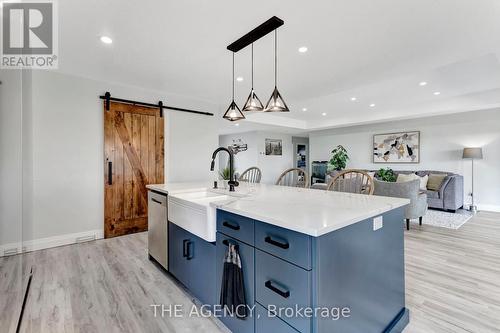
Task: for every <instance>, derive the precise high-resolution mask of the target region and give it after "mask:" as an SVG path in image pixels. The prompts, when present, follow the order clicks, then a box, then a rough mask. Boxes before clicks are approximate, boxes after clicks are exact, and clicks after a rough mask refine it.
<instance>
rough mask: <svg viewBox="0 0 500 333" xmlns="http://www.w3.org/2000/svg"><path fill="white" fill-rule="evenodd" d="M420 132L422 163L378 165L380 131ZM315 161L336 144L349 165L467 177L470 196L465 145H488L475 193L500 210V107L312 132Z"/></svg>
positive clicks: (485, 205) (490, 207) (483, 204)
mask: <svg viewBox="0 0 500 333" xmlns="http://www.w3.org/2000/svg"><path fill="white" fill-rule="evenodd" d="M410 130H419V131H420V140H421V142H420V143H421V150H420V154H421V155H420V164H417V165H415V164H404V165H401V164H392V165H385V164H373V163H372V140H373V138H372V136H373V135H374V134H379V133H390V132H399V131H410ZM309 143H310V157H311V160H329V158H330V152H331V150H332V148H334V147H335V146H337V145H339V144H340V145H343V146H344V147H345V148H346V149H347V150H348V152H349V156H350V161H349V163H348V166H347V167H348V168H363V169H378V168H381V167H391V168H393V169H394V170H419V169H422V170H423V169H428V170H439V171H451V172H456V173H459V174H462V175H464V177H465V179H464V182H465V183H464V186H465V193H464V195H465V197H466V202H469V200H470V198H468V195H467V194H468V193H470V189H471V165H470V161H465V160H462V158H461V157H462V149H463V147H483V153H484V159H483V160H480V161H476V162H475V166H476V170H475V195H476V202H477V203H479V208H480V209H481V208H482V209H485V210H500V186H499V185H500V110H499V109H494V110H484V111H473V112H467V113H462V114H455V115H449V116H439V117H429V118H421V119H415V120H406V121H397V122H391V123H380V124H372V125H363V126H355V127H348V128H339V129H332V130H326V131H318V132H313V133H311V134H310V136H309Z"/></svg>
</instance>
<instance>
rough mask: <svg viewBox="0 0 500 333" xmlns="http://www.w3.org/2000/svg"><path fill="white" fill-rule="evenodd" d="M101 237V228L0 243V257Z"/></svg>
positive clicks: (102, 236) (102, 235)
mask: <svg viewBox="0 0 500 333" xmlns="http://www.w3.org/2000/svg"><path fill="white" fill-rule="evenodd" d="M102 238H104V231H103V230H89V231H83V232H77V233H73V234H65V235H60V236H53V237H46V238H39V239H33V240H29V241H26V242H17V243H9V244H4V245H0V257H3V256H8V255H14V254H20V253H24V252H31V251H38V250H43V249H50V248H52V247H57V246H64V245H70V244H76V243H83V242H89V241H93V240H96V239H102Z"/></svg>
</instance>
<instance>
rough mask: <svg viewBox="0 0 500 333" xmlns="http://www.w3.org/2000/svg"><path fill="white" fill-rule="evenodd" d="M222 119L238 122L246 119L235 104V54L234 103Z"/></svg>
mask: <svg viewBox="0 0 500 333" xmlns="http://www.w3.org/2000/svg"><path fill="white" fill-rule="evenodd" d="M222 118H224V119H227V120H229V121H237V120H241V119H245V116H244V115H243V113H241V110H240V108H239V107H238V105H236V103H235V102H234V52H233V101H232V102H231V104H229V107H228V108H227V110H226V113H224V116H223V117H222Z"/></svg>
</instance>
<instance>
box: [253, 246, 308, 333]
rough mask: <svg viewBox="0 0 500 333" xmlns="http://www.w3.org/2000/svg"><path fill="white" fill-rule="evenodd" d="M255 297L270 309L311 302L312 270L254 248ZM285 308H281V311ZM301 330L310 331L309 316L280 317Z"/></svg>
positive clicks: (301, 305)
mask: <svg viewBox="0 0 500 333" xmlns="http://www.w3.org/2000/svg"><path fill="white" fill-rule="evenodd" d="M255 294H256V296H255V299H256V301H257V302H259V303H260V304H262V305H263V306H265V307H266V308H268V309H269V305H274V306H276V308H277V309H280V308H292V309H295V306H296V305H297V306H298V307H310V306H311V271H306V270H304V269H302V268H300V267H297V266H295V265H292V264H290V263H289V262H286V261H284V260H281V259H279V258H276V257H275V256H272V255H270V254H269V253H266V252H263V251H261V250H258V249H255ZM283 312H284V311H283ZM281 319H283V320H284V321H286V322H287V323H288V324H290V325H291V326H293V327H294V328H295V329H297V330H298V331H300V332H303V333H309V332H310V331H311V318H305V317H300V316H298V317H295V316H291V317H290V318H289V317H286V318H283V317H281Z"/></svg>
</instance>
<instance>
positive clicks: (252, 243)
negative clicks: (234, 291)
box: [149, 184, 409, 333]
mask: <svg viewBox="0 0 500 333" xmlns="http://www.w3.org/2000/svg"><path fill="white" fill-rule="evenodd" d="M149 189H150V190H152V191H155V192H158V193H164V194H166V195H169V196H172V199H179V198H182V199H186V198H188V199H187V200H191V201H193V200H194V201H196V200H198V203H200V202H202V203H203V205H200V207H201V206H203V207H206V213H207V223H209V224H210V223H213V224H214V228H213V232H212V231H210V230H212V229H209V231H208V232H207V229H203V230H202V231H200V229H198V228H196V227H193V226H192V225H191V224H190V223H192V219H191V218H190V216H189V214H184V215H185V216H183V215H182V214H178V213H177V212H178V210H176V209H178V208H177V207H176V204H180V205H181V206H182V205H186V202H182V203H180V201H175V200H173V201H172V204H169V207H168V209H169V212H170V211H171V212H172V214H169V220H170V216H172V218H173V219H174V220H177V221H179V222H178V223H174V222H173V221H170V222H169V223H168V225H169V227H168V228H169V233H168V250H169V252H168V270H169V272H170V273H171V274H172V275H173V276H174V277H176V278H177V279H178V280H179V281H180V282H181V283H183V284H184V285H185V286H186V287H187V288H188V289H189V291H190V292H191V293H192V295H193V296H195V297H196V298H198V299H199V300H200V301H201V302H202V303H204V304H210V305H217V304H218V303H219V295H220V288H221V285H222V284H221V281H222V270H223V259H224V255H225V253H226V251H227V247H228V245H229V244H235V245H237V248H238V251H239V254H240V257H241V262H242V270H243V281H244V287H245V298H246V302H247V305H248V307H249V309H250V311H249V314H250V315H249V316H248V317H246V318H244V319H240V318H236V317H234V316H231V315H229V314H228V313H225V315H223V316H221V317H220V318H219V319H220V320H221V321H222V322H223V323H224V324H225V325H226V326H227V327H228V328H229V329H230V330H231V331H232V332H235V333H236V332H237V333H254V332H258V333H268V332H272V333H283V332H287V333H288V332H290V333H292V332H295V333H296V332H302V333H327V332H328V333H330V332H340V333H351V332H352V333H360V332H363V333H371V332H373V333H375V332H401V331H402V330H403V329H404V327H405V326H406V325H407V324H408V322H409V312H408V310H407V309H406V307H405V282H404V227H403V220H404V219H403V213H404V206H405V205H406V204H408V200H406V199H396V198H385V197H374V196H365V195H358V194H346V193H337V192H324V191H318V190H309V189H299V188H286V187H278V186H269V185H268V186H266V185H257V186H255V185H253V186H249V187H247V188H241V189H239V190H240V191H239V193H237V195H233V196H231V195H230V194H228V193H226V192H224V191H223V190H210V189H207V188H204V189H201V187H199V186H193V185H190V186H188V185H184V186H181V185H179V184H176V185H168V184H167V185H151V186H150V187H149ZM169 190H170V192H169ZM196 191H209V192H211V193H218V194H220V195H221V197H220V198H218V199H217V200H215V199H214V200H205V199H203V198H202V199H200V198H196V195H191V193H196ZM186 193H189V194H188V195H186ZM210 195H211V194H210ZM204 196H205V194H204ZM222 196H224V197H222ZM214 198H215V197H214ZM194 201H193V202H194ZM207 201H209V203H207ZM201 211H202V210H200V211H199V212H201ZM211 215H212V216H211ZM183 218H184V219H185V221H184V220H183ZM193 219H196V218H195V217H193ZM186 223H187V224H186ZM197 234H198V235H197ZM212 234H213V235H212Z"/></svg>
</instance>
